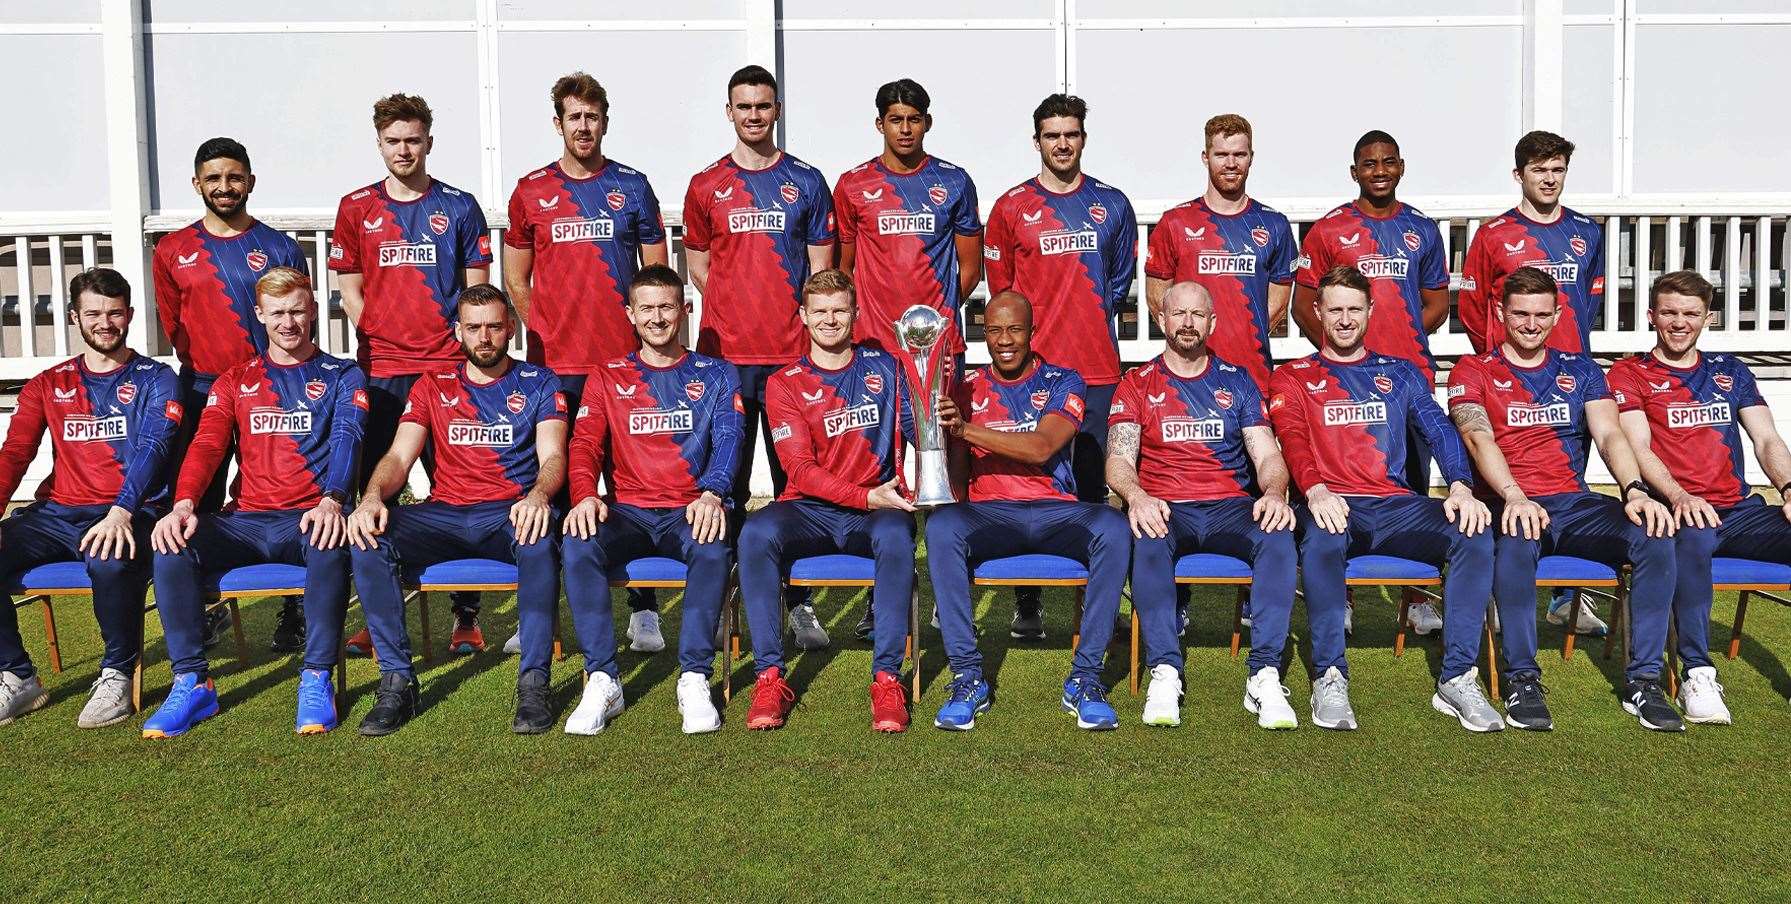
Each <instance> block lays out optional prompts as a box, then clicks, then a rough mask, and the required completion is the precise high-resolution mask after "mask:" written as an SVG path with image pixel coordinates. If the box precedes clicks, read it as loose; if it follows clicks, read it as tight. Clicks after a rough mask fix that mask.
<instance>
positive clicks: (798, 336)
mask: <svg viewBox="0 0 1791 904" xmlns="http://www.w3.org/2000/svg"><path fill="white" fill-rule="evenodd" d="M782 112H783V105H782V104H780V103H779V102H778V99H777V79H776V78H775V77H773V76H772V75H771V73H770V72H768V71H766V70H765V69H764V67H762V66H747V67H745V68H743V69H741V70H740V71H738V72H736V73H734V76H733V77H732V78H730V79H728V103H727V117H728V122H729V124H731V125H732V126H733V127H734V138H735V140H734V149H733V150H731V151H729V152H728V154H727V156H724V157H722V158H721V159H720V160H717V161H716V162H714V163H711V164H709V166H708V167H706V168H704V170H703V171H702V172H700V173H697V174H696V176H695V177H693V178H692V179H691V180H690V189H689V191H687V192H685V193H684V258H685V260H686V261H687V262H688V263H689V265H690V281H691V282H693V283H695V284H696V287H697V291H699V292H701V293H703V317H702V332H701V334H700V335H699V336H698V337H697V351H699V352H701V353H703V354H705V355H712V356H715V357H720V358H726V359H727V360H728V361H730V362H732V363H733V364H734V366H735V367H737V368H739V371H740V398H741V401H742V402H744V403H745V407H744V419H743V421H742V427H743V428H744V433H743V434H742V436H741V440H740V476H739V479H738V480H737V481H735V482H734V488H733V497H732V498H733V508H734V511H735V512H736V513H738V514H740V515H744V514H746V504H747V503H748V502H750V501H751V500H752V479H751V478H752V467H753V458H754V456H756V455H757V454H758V446H759V427H760V424H761V423H763V424H764V425H765V428H764V429H765V431H766V432H767V433H769V432H770V430H771V427H770V418H769V415H768V414H767V413H766V411H765V383H766V381H767V380H768V379H770V377H771V374H773V373H775V372H776V371H777V369H778V368H780V367H782V366H783V365H785V364H788V363H790V362H791V361H794V360H796V359H797V358H799V357H801V356H802V352H803V349H805V348H807V338H806V333H805V332H804V331H803V327H802V315H801V308H802V298H801V291H802V284H803V282H804V281H806V280H807V279H808V277H809V274H811V273H817V272H820V271H822V270H825V269H827V268H828V267H829V266H831V264H832V262H833V197H832V196H831V195H830V194H828V191H827V180H826V179H825V178H823V177H822V175H821V174H820V172H819V171H817V170H816V169H815V168H814V167H812V166H809V165H808V164H806V163H803V162H802V161H800V160H798V159H796V158H795V157H792V156H790V155H789V154H787V153H785V152H783V151H782V150H780V149H779V148H778V147H777V143H776V138H777V135H776V127H777V119H778V116H779V115H780V114H781V113H782ZM767 445H769V440H767ZM769 463H770V465H771V487H772V492H773V495H782V494H783V491H784V484H785V481H786V478H785V476H784V469H783V467H782V465H781V464H779V462H778V457H777V456H776V455H772V456H771V457H770V462H769ZM788 601H789V603H790V629H791V633H793V634H794V635H795V639H796V645H797V646H798V647H800V648H802V649H805V650H809V649H817V648H819V647H824V646H827V644H828V641H829V638H828V637H827V632H826V631H825V630H823V629H822V627H821V623H820V621H819V620H818V619H816V618H815V612H814V608H813V607H811V606H809V605H808V592H807V591H806V590H805V589H803V588H794V587H793V588H790V590H789V596H788ZM636 617H637V618H639V617H640V616H638V615H637V616H636ZM866 618H867V620H868V618H869V616H868V615H867V616H866ZM865 631H866V633H865V635H864V636H866V637H868V636H869V635H868V631H869V626H868V625H866V626H865Z"/></svg>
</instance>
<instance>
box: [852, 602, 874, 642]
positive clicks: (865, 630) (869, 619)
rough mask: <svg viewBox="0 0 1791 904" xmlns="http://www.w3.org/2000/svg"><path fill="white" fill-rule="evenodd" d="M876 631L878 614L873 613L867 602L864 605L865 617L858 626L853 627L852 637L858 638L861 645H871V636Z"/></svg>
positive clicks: (859, 621)
mask: <svg viewBox="0 0 1791 904" xmlns="http://www.w3.org/2000/svg"><path fill="white" fill-rule="evenodd" d="M876 630H877V618H876V614H875V613H874V612H872V611H871V604H870V603H869V602H866V603H865V604H864V616H863V617H862V618H860V619H859V620H858V624H856V625H853V626H852V636H853V637H856V638H858V642H859V643H870V642H871V635H872V634H874V633H875V632H876Z"/></svg>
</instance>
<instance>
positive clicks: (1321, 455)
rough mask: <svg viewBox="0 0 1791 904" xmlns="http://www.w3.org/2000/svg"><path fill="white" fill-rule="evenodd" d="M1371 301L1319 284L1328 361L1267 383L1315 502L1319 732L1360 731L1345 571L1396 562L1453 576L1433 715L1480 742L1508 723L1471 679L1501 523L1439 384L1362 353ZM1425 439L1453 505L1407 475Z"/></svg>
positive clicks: (1305, 534)
mask: <svg viewBox="0 0 1791 904" xmlns="http://www.w3.org/2000/svg"><path fill="white" fill-rule="evenodd" d="M1369 289H1370V287H1369V283H1368V278H1367V277H1365V276H1363V275H1362V274H1361V273H1360V272H1359V271H1357V270H1356V269H1355V268H1353V267H1347V266H1338V267H1334V268H1332V269H1331V270H1329V271H1327V272H1326V273H1325V274H1324V276H1322V277H1320V278H1319V280H1318V296H1317V299H1316V301H1315V304H1316V305H1317V307H1318V310H1317V312H1316V315H1317V318H1318V322H1319V325H1320V327H1321V329H1320V332H1319V335H1320V341H1321V343H1322V344H1321V345H1320V347H1319V351H1318V352H1317V353H1316V354H1312V355H1307V356H1306V357H1304V358H1301V359H1299V360H1297V361H1289V362H1287V363H1286V364H1283V365H1281V366H1280V367H1277V368H1275V373H1274V375H1273V376H1272V377H1271V379H1270V384H1269V417H1270V419H1271V420H1272V421H1273V423H1274V425H1275V435H1276V437H1277V438H1278V439H1280V441H1281V449H1282V451H1283V452H1284V453H1285V454H1286V456H1287V467H1288V470H1289V471H1290V472H1291V473H1292V475H1293V480H1294V483H1295V484H1297V485H1298V486H1299V488H1300V491H1301V492H1302V493H1304V494H1305V497H1306V499H1305V501H1304V502H1303V503H1301V504H1300V505H1299V506H1297V507H1296V513H1297V514H1298V516H1299V530H1300V571H1301V575H1302V577H1301V580H1302V581H1303V582H1304V585H1305V588H1306V612H1307V621H1308V623H1309V624H1310V626H1311V631H1312V669H1313V672H1314V673H1316V675H1317V677H1316V679H1315V680H1314V681H1313V683H1312V722H1313V724H1315V725H1317V726H1318V727H1320V728H1335V729H1354V728H1355V727H1356V714H1355V711H1354V709H1352V708H1351V707H1350V702H1349V663H1347V662H1346V661H1344V629H1343V615H1344V590H1345V588H1344V564H1345V562H1346V560H1347V559H1348V558H1350V557H1352V556H1363V555H1391V556H1399V557H1401V558H1406V559H1412V560H1415V561H1420V562H1425V563H1428V564H1430V565H1435V566H1438V567H1442V566H1444V565H1447V566H1448V572H1447V574H1445V575H1444V578H1443V671H1442V674H1441V675H1440V676H1439V677H1438V679H1437V686H1436V693H1435V694H1434V695H1432V697H1431V699H1430V703H1431V706H1433V707H1435V708H1436V709H1437V710H1438V711H1439V712H1443V713H1447V714H1449V715H1452V716H1455V717H1456V718H1457V719H1459V720H1460V721H1461V724H1462V727H1463V728H1466V729H1468V730H1469V731H1498V730H1500V729H1502V728H1504V727H1505V723H1504V722H1503V721H1502V720H1500V718H1499V712H1498V710H1496V709H1494V708H1493V706H1492V704H1491V703H1490V702H1488V701H1487V699H1486V695H1485V694H1484V693H1483V692H1482V691H1481V690H1480V684H1479V669H1477V668H1475V667H1474V660H1475V659H1476V658H1478V657H1479V655H1480V632H1481V629H1482V628H1483V627H1484V626H1485V624H1486V600H1487V598H1488V597H1489V596H1490V595H1491V593H1492V555H1493V542H1492V536H1491V535H1490V534H1488V533H1487V532H1486V526H1487V522H1488V520H1489V518H1490V516H1489V514H1488V512H1487V509H1486V505H1485V504H1484V503H1482V502H1480V501H1479V500H1477V499H1475V498H1474V494H1473V490H1472V489H1471V488H1470V486H1469V484H1468V481H1469V480H1470V479H1471V477H1472V475H1471V473H1470V471H1469V470H1468V458H1467V454H1466V453H1465V452H1463V451H1462V447H1461V438H1460V437H1459V436H1457V435H1456V434H1455V431H1454V430H1451V429H1450V428H1449V418H1448V416H1447V415H1445V414H1444V413H1443V409H1442V408H1441V407H1439V406H1438V405H1437V403H1436V399H1435V398H1434V397H1432V396H1431V393H1430V380H1429V379H1428V378H1427V377H1426V376H1425V375H1424V372H1423V371H1421V370H1419V369H1418V367H1417V365H1415V364H1412V363H1411V362H1409V361H1406V360H1403V359H1400V358H1393V357H1389V356H1387V355H1377V354H1372V353H1370V352H1369V351H1368V348H1367V346H1366V345H1365V344H1364V343H1363V337H1364V336H1365V335H1366V334H1367V333H1368V332H1369V329H1368V323H1369V320H1370V319H1371V317H1373V316H1378V315H1377V314H1376V312H1375V305H1374V300H1373V298H1372V297H1371V295H1370V294H1369ZM1295 304H1298V302H1295ZM1414 429H1415V430H1417V431H1420V432H1421V433H1422V434H1423V435H1424V438H1425V440H1426V442H1427V443H1428V444H1429V446H1430V451H1431V454H1432V455H1433V456H1435V458H1436V463H1437V465H1438V467H1439V468H1441V469H1442V472H1443V478H1444V479H1445V480H1446V481H1448V483H1449V496H1448V498H1445V499H1434V498H1431V497H1430V496H1428V495H1425V493H1424V490H1425V489H1426V487H1423V486H1414V485H1413V484H1411V483H1409V482H1408V481H1409V480H1410V479H1411V477H1410V476H1409V475H1411V474H1413V472H1414V470H1416V469H1411V468H1408V467H1407V457H1406V449H1405V443H1406V437H1407V436H1408V434H1409V432H1410V431H1411V430H1414ZM1426 470H1427V469H1426ZM1252 630H1254V629H1252Z"/></svg>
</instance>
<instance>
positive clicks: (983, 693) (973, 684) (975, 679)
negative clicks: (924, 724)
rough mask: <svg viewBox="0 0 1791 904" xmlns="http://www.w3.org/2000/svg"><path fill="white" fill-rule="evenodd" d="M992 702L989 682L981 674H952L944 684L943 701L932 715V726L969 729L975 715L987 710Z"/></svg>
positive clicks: (974, 722) (972, 726)
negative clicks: (946, 683)
mask: <svg viewBox="0 0 1791 904" xmlns="http://www.w3.org/2000/svg"><path fill="white" fill-rule="evenodd" d="M993 702H994V698H993V696H992V695H991V693H990V689H989V682H987V681H984V680H983V678H982V676H981V675H957V676H954V677H953V678H952V680H951V683H950V684H948V685H946V686H945V703H944V705H942V706H940V707H939V712H938V713H937V714H936V715H934V716H933V727H934V728H943V729H945V730H947V731H969V730H970V729H972V728H975V727H976V717H977V716H980V715H982V714H983V713H986V712H988V711H989V707H990V706H991V705H992V704H993Z"/></svg>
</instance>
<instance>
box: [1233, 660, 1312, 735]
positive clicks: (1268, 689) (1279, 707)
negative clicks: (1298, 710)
mask: <svg viewBox="0 0 1791 904" xmlns="http://www.w3.org/2000/svg"><path fill="white" fill-rule="evenodd" d="M1291 696H1293V692H1292V691H1290V690H1288V689H1287V685H1284V684H1282V683H1281V673H1280V672H1277V671H1275V668H1274V666H1267V665H1265V666H1263V667H1262V668H1260V669H1257V670H1256V674H1254V675H1251V676H1250V680H1248V681H1246V682H1244V708H1245V709H1247V710H1249V711H1250V712H1251V713H1253V714H1255V716H1256V724H1257V725H1259V726H1261V727H1263V728H1269V729H1277V728H1298V727H1300V717H1298V716H1296V715H1294V709H1293V704H1291V703H1288V702H1287V698H1288V697H1291Z"/></svg>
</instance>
